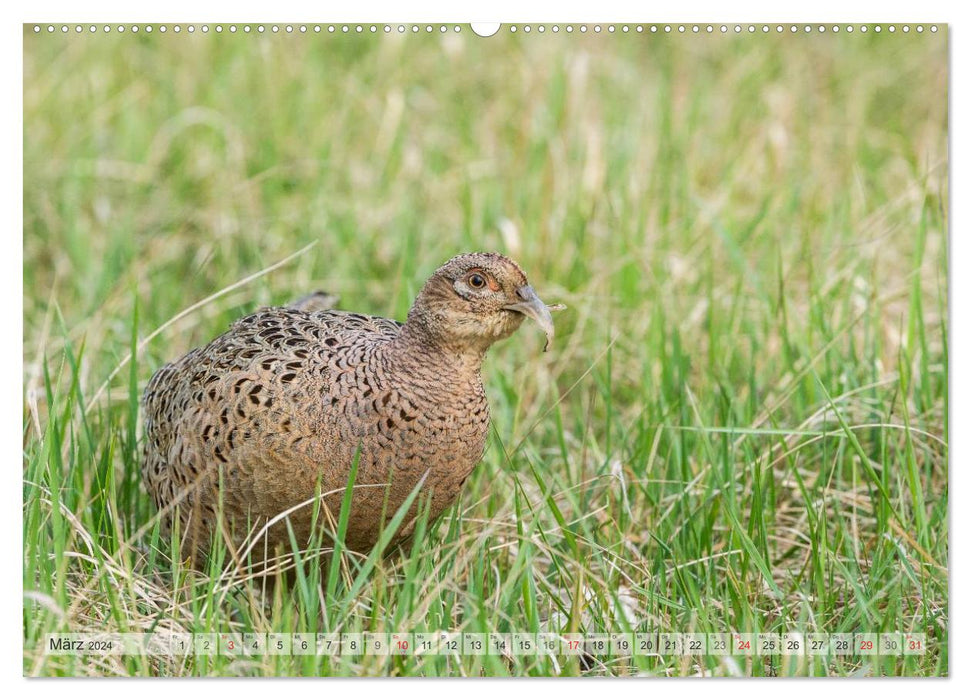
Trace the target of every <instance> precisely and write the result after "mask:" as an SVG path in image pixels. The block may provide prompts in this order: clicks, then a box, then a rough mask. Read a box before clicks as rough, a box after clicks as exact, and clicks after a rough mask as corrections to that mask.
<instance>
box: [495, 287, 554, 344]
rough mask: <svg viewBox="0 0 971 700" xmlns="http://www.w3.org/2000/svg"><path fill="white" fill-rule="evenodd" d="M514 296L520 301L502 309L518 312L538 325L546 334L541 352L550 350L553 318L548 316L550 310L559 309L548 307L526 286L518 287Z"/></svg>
mask: <svg viewBox="0 0 971 700" xmlns="http://www.w3.org/2000/svg"><path fill="white" fill-rule="evenodd" d="M516 296H517V297H519V298H520V299H521V300H522V301H517V302H516V303H515V304H507V305H506V306H504V307H503V308H504V309H506V310H508V311H518V312H519V313H521V314H522V315H523V316H527V317H529V318H531V319H533V320H534V321H536V323H537V324H538V325H539V327H540V328H541V329H542V330H543V332H544V333H546V345H544V346H543V352H546V351H547V350H549V349H550V341H552V340H553V334H554V329H553V316H552V315H551V314H550V311H551V310H557V309H559V308H561V307H559V306H556V307H549V306H547V305H546V304H544V303H543V300H542V299H540V298H539V297H538V296H536V292H535V291H533V288H532V287H530V286H529V285H528V284H527V285H524V286H522V287H520V288H519V289H517V290H516Z"/></svg>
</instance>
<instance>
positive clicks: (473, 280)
mask: <svg viewBox="0 0 971 700" xmlns="http://www.w3.org/2000/svg"><path fill="white" fill-rule="evenodd" d="M485 285H486V281H485V277H483V276H482V275H480V274H479V273H478V272H473V273H472V274H471V275H469V286H470V287H472V289H482V288H483V287H484V286H485Z"/></svg>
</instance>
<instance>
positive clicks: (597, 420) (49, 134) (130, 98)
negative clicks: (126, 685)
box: [23, 28, 949, 676]
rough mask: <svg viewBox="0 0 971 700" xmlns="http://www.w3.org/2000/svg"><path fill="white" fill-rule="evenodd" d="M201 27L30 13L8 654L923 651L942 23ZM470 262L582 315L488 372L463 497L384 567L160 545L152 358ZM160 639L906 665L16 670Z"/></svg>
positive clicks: (511, 351) (355, 303)
mask: <svg viewBox="0 0 971 700" xmlns="http://www.w3.org/2000/svg"><path fill="white" fill-rule="evenodd" d="M210 34H211V35H205V36H204V35H201V34H199V33H198V32H197V35H196V36H188V35H182V36H174V35H172V34H171V33H169V34H167V35H165V36H161V35H159V34H158V32H157V31H156V32H155V33H153V34H151V35H147V34H145V33H144V32H141V33H139V34H138V35H137V36H132V35H131V34H130V33H126V34H125V35H124V36H119V35H118V34H117V32H113V33H112V34H111V35H108V36H104V35H102V34H100V33H99V34H98V35H97V36H91V35H88V34H87V33H85V34H83V35H81V36H75V35H74V34H73V32H72V33H71V34H68V35H65V36H61V35H60V34H59V33H58V34H55V35H47V34H46V33H43V34H41V35H39V36H35V35H34V34H33V33H32V32H31V31H29V30H27V31H25V37H24V47H25V55H24V339H23V342H24V419H23V446H24V482H23V496H24V511H23V514H24V567H23V571H24V592H25V598H24V615H23V634H24V662H23V663H24V665H23V668H24V673H25V674H27V675H45V676H46V675H102V674H106V675H156V674H158V675H212V674H225V675H247V676H248V675H252V676H259V675H279V674H286V675H320V674H326V675H358V674H369V675H418V674H420V675H429V676H438V675H452V676H455V675H465V676H479V675H490V676H491V675H548V674H566V675H578V674H583V675H730V674H739V675H776V674H778V675H787V674H795V675H802V674H810V675H824V674H832V675H846V674H861V675H920V676H923V675H946V674H947V673H948V655H947V639H948V637H947V631H948V622H949V620H948V615H949V605H948V597H947V596H948V577H947V565H948V534H949V531H948V517H947V516H948V448H947V445H948V434H947V420H946V418H947V406H948V396H947V391H948V344H947V233H946V232H947V224H948V222H947V215H946V212H947V210H948V199H947V191H948V190H947V186H948V183H947V171H948V163H947V128H948V125H947V101H946V92H947V58H946V55H947V49H946V41H947V38H946V32H944V31H942V32H939V33H938V34H936V35H931V34H930V33H928V32H925V33H924V34H922V35H918V34H916V33H913V32H912V33H911V34H909V35H904V34H901V33H898V34H896V35H889V34H887V33H884V34H881V35H875V34H873V33H870V34H868V35H860V34H859V33H856V34H854V35H846V34H845V33H841V34H840V35H838V36H834V35H833V33H832V32H829V33H827V34H825V35H822V36H820V35H818V34H815V33H814V34H813V35H811V36H803V35H801V34H799V35H796V36H790V35H785V36H782V37H779V36H775V35H773V34H770V35H768V36H762V35H755V36H748V35H746V34H744V33H743V34H742V35H741V36H732V35H731V34H729V35H728V36H719V35H717V33H716V35H714V36H705V35H703V34H702V35H700V36H694V35H668V36H665V35H647V34H636V33H634V32H631V33H630V34H620V33H617V34H616V35H610V36H606V35H593V34H592V33H590V34H588V35H582V36H581V35H579V34H576V33H574V35H571V36H569V37H567V36H566V35H564V34H563V33H561V34H560V35H552V34H550V33H547V34H545V35H542V36H541V35H538V34H535V33H534V34H532V35H529V36H524V35H523V34H522V32H520V33H519V34H518V35H510V34H508V33H507V32H503V33H501V34H500V35H499V36H496V37H494V38H491V39H488V40H482V39H477V38H475V37H473V36H472V35H471V34H470V32H469V31H468V29H467V28H465V30H464V31H463V32H462V33H461V34H459V35H455V34H453V33H449V35H447V36H440V35H438V34H437V33H436V34H433V35H426V34H425V33H420V34H418V35H415V36H412V35H410V34H409V35H406V36H404V37H399V36H395V35H392V36H382V35H381V33H380V31H379V32H378V35H375V36H370V35H368V33H367V32H365V33H364V34H363V35H355V34H353V33H352V34H351V35H349V36H342V35H340V34H339V33H338V34H336V35H328V34H326V33H324V34H321V35H310V34H308V35H302V36H301V35H289V36H288V35H283V34H282V33H281V34H280V35H275V36H263V37H255V36H252V35H243V34H242V33H239V34H237V35H230V34H228V33H226V32H224V33H223V34H222V35H218V36H217V35H215V34H212V33H210ZM309 244H314V245H313V246H312V247H311V248H309V249H307V250H304V251H303V252H300V253H299V254H297V255H294V254H295V253H297V252H298V251H300V250H301V249H303V248H304V247H305V246H307V245H309ZM479 249H487V250H500V251H503V252H505V253H507V254H509V255H510V256H512V257H514V258H515V259H517V260H518V261H519V262H520V263H521V264H522V265H523V267H524V269H525V270H526V271H527V273H528V274H529V276H530V280H531V282H532V283H533V285H534V286H535V287H536V288H537V290H539V292H540V294H541V295H542V297H543V298H544V300H546V301H548V302H550V303H553V302H564V303H566V304H568V306H569V310H568V311H564V312H562V313H561V314H560V315H559V316H558V317H557V340H556V342H555V343H554V345H553V347H552V351H551V352H550V353H548V354H545V355H544V354H543V353H542V352H541V348H542V337H541V334H540V333H539V332H538V331H536V330H535V328H532V327H529V326H525V327H524V328H523V329H522V330H521V331H520V332H519V333H518V334H517V335H516V336H515V337H514V338H513V339H511V340H509V341H507V342H504V343H502V344H501V345H499V346H497V347H495V348H494V349H493V350H492V352H491V353H490V356H489V358H488V359H487V361H486V366H485V370H484V375H485V381H486V390H487V393H488V395H489V398H490V403H491V407H492V414H493V429H492V433H491V437H490V441H489V446H488V450H487V452H486V456H485V458H484V460H483V462H482V463H481V465H480V466H479V467H478V468H477V470H476V471H475V472H474V474H473V476H472V477H471V478H470V479H469V481H468V482H467V483H466V486H465V489H464V491H463V494H462V496H461V499H460V500H459V501H458V502H457V503H456V505H455V506H454V507H453V508H451V509H450V510H449V511H447V513H446V515H445V516H444V517H442V518H441V519H440V520H438V521H437V522H424V521H423V522H422V523H421V525H420V527H419V528H418V530H417V532H416V536H415V544H414V547H413V549H412V550H411V551H410V552H407V553H405V554H403V555H400V556H391V557H382V556H378V555H377V553H373V554H372V555H370V556H368V557H361V556H356V555H353V554H351V553H348V552H346V551H343V552H340V553H339V554H338V555H337V556H335V557H334V559H333V565H332V566H330V567H327V566H325V567H323V569H321V567H320V566H318V565H316V564H315V559H316V557H317V556H318V554H319V553H317V552H306V553H304V554H303V555H302V557H301V559H300V566H299V567H298V568H299V573H298V574H297V575H296V577H295V581H294V583H293V585H291V586H276V587H274V588H272V589H269V588H267V589H264V587H263V586H261V585H260V584H259V583H255V582H252V581H249V582H247V581H240V579H239V577H238V576H236V575H235V573H234V570H233V567H231V566H227V567H226V568H225V569H221V568H220V567H219V562H218V561H216V562H213V564H212V565H211V567H210V570H209V571H208V572H207V573H203V574H199V573H193V572H191V571H189V570H187V569H186V568H185V567H184V566H183V565H182V564H180V563H179V557H178V555H177V553H174V552H173V546H172V543H171V542H170V541H168V540H167V539H165V538H163V537H161V536H160V535H159V532H158V528H157V519H156V518H155V513H154V510H153V508H152V505H151V503H150V499H149V498H148V497H147V495H146V494H145V492H144V490H143V489H142V487H141V485H140V477H139V457H140V444H139V440H140V430H141V428H140V423H141V418H140V413H139V403H138V402H139V397H140V394H141V391H142V389H143V388H144V385H145V383H146V382H147V380H148V378H149V377H150V376H151V374H152V373H153V372H154V370H155V369H157V368H158V367H159V366H160V365H161V364H162V363H163V362H165V361H166V360H169V359H172V358H174V357H176V356H178V355H180V354H181V353H183V352H185V351H187V350H188V349H189V348H191V347H194V346H197V345H200V344H203V343H205V342H207V341H208V340H209V339H211V338H212V337H214V336H215V335H217V334H218V333H220V332H222V330H224V329H225V328H226V327H227V326H228V324H229V323H230V322H231V321H232V320H234V319H235V318H237V317H239V316H240V315H242V314H244V313H246V312H248V311H250V310H252V309H254V308H255V307H257V306H259V305H265V304H273V303H283V302H285V301H288V300H290V299H292V298H295V297H297V296H299V295H301V294H303V293H305V292H307V291H308V290H311V289H314V288H324V289H327V290H330V291H334V292H338V293H340V294H341V296H342V304H341V305H342V307H343V308H347V309H353V310H357V311H363V312H369V313H375V314H381V315H390V316H394V317H396V318H403V317H404V314H405V313H406V311H407V309H408V306H409V304H410V302H411V300H412V298H413V296H414V294H415V293H416V291H417V289H418V288H419V286H420V285H421V283H422V282H423V281H424V279H425V278H426V277H427V275H428V274H429V273H430V272H431V271H432V270H433V269H434V268H435V267H436V266H437V265H438V264H439V263H440V262H442V261H443V260H445V259H446V258H448V257H450V256H451V255H453V254H455V253H458V252H462V251H467V250H479ZM284 260H286V262H285V263H284V264H282V265H279V266H276V267H273V269H271V270H269V271H268V272H265V274H258V273H260V272H261V271H263V270H265V269H266V268H269V267H271V266H273V265H275V264H276V263H278V262H280V261H284ZM244 280H245V281H244ZM241 282H242V283H241ZM221 291H224V292H225V293H221V294H220V293H219V292H221ZM214 295H215V296H214ZM202 300H207V301H206V302H205V303H202V304H200V303H199V302H201V301H202ZM190 307H191V308H192V310H191V311H190V312H189V313H185V314H181V313H180V312H182V311H183V310H186V309H189V308H190ZM152 629H160V630H172V631H179V632H251V631H255V632H274V631H299V632H313V631H331V632H332V631H341V632H357V631H397V630H402V631H422V630H436V629H445V630H461V631H489V630H497V631H554V632H568V631H579V632H600V631H637V630H655V631H698V632H722V631H732V630H735V631H746V632H748V631H762V632H782V631H787V630H798V631H804V632H809V631H821V632H870V631H872V632H878V631H895V630H901V631H916V632H923V633H926V634H927V635H928V640H929V650H928V653H927V654H925V655H924V656H907V657H900V658H893V657H872V658H861V657H835V656H833V657H813V658H812V659H811V660H809V661H807V660H805V659H803V660H801V661H798V662H796V661H794V662H789V661H783V660H782V659H781V657H773V658H751V659H736V661H735V663H734V664H732V663H726V662H724V661H723V660H721V659H719V658H718V657H702V658H690V657H687V658H675V657H636V658H635V659H633V660H631V659H620V658H616V657H607V658H603V659H596V660H593V661H590V662H588V663H584V664H581V663H580V662H579V661H578V660H577V659H576V658H561V659H558V660H556V661H553V660H551V659H549V658H545V657H516V658H515V659H501V658H497V657H472V656H469V657H462V658H448V657H424V658H400V657H395V658H384V657H363V658H354V657H346V658H330V657H313V656H309V657H274V656H265V657H257V658H253V659H249V660H235V661H234V660H230V659H227V658H225V657H189V658H187V659H180V660H178V661H177V662H172V661H171V660H165V659H160V658H148V657H142V656H129V657H109V658H105V659H99V658H94V657H85V658H84V659H83V660H81V661H78V660H73V659H69V658H65V657H56V656H48V655H45V653H44V650H43V643H44V635H45V633H47V632H55V631H82V630H99V631H119V632H132V631H149V630H152Z"/></svg>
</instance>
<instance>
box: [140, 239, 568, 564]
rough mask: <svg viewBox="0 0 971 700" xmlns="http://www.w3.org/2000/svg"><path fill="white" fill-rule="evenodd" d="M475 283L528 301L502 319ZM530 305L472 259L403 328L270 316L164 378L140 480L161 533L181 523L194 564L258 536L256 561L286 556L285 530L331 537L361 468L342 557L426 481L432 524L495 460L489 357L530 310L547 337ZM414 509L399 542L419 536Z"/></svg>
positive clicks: (521, 278)
mask: <svg viewBox="0 0 971 700" xmlns="http://www.w3.org/2000/svg"><path fill="white" fill-rule="evenodd" d="M469 270H472V271H473V272H471V273H470V272H469ZM480 279H484V280H485V281H487V282H488V286H489V289H490V291H491V292H492V296H495V295H496V290H494V289H491V288H492V287H493V286H496V287H499V288H500V290H502V292H503V293H502V294H501V295H500V296H502V297H503V298H505V297H507V296H509V293H510V290H511V293H512V294H513V295H516V294H518V295H519V296H514V297H513V301H512V302H511V303H504V304H502V305H498V306H497V303H495V301H494V300H492V301H491V303H488V304H483V303H482V301H483V299H484V298H485V297H484V296H483V297H482V298H479V296H480V295H475V294H463V292H465V291H466V290H465V286H468V285H465V282H464V281H471V282H472V286H473V287H474V286H475V284H477V283H478V282H479V281H480ZM506 287H510V289H505V288H506ZM524 288H525V289H527V290H528V292H522V291H520V290H522V289H524ZM452 290H456V291H452ZM529 294H532V290H531V288H529V287H528V285H526V278H525V275H523V273H522V271H521V270H520V269H519V268H518V266H516V265H515V263H512V262H511V261H509V260H508V259H506V258H503V257H502V256H499V255H496V254H482V253H479V254H468V255H465V256H459V257H458V258H455V259H453V260H452V261H449V263H446V265H444V266H443V267H442V268H440V269H439V270H438V271H437V272H436V274H435V275H434V276H433V277H432V278H431V280H429V282H428V283H427V284H426V285H425V287H424V288H423V289H422V292H421V293H420V294H419V297H418V299H417V300H416V302H415V305H414V306H413V308H412V310H411V312H410V313H409V317H408V321H407V323H405V324H401V323H399V322H397V321H393V320H389V319H384V318H378V317H374V316H366V315H362V314H356V313H348V312H342V311H307V310H303V309H301V308H294V307H278V308H266V309H261V310H260V311H257V312H256V313H254V314H251V315H249V316H246V317H245V318H242V319H240V320H239V321H237V322H236V323H234V324H233V326H232V327H231V328H230V329H229V330H228V331H227V332H226V333H224V334H223V335H221V336H219V337H218V338H216V339H215V340H214V341H212V342H211V343H210V344H209V345H207V346H205V347H203V348H199V349H196V350H192V351H191V352H189V353H188V354H186V355H185V356H183V357H182V358H180V359H179V360H176V361H175V362H173V363H171V364H168V365H165V366H164V367H163V368H162V369H160V370H159V371H158V372H157V373H156V374H155V376H153V377H152V379H151V381H150V382H149V384H148V387H147V388H146V391H145V396H144V408H145V416H146V421H145V458H144V464H143V476H144V481H145V483H146V486H147V488H148V491H149V492H150V493H151V495H152V496H153V498H154V500H155V504H156V506H157V507H158V508H159V509H160V511H161V512H162V514H163V524H164V525H165V526H166V527H167V528H171V527H172V526H173V525H174V523H175V521H176V520H178V521H179V525H180V531H181V532H182V533H183V536H184V537H185V538H188V540H189V547H190V552H193V553H198V552H204V551H206V549H207V546H208V543H209V538H210V537H211V535H212V533H213V532H214V531H215V532H221V531H226V532H228V533H229V536H230V538H231V543H232V545H233V546H234V547H241V546H242V545H243V544H244V542H246V541H247V538H252V537H253V534H254V533H255V532H260V531H261V529H262V534H261V535H260V538H259V540H258V541H257V543H256V545H255V549H254V551H255V552H265V553H269V552H271V551H273V550H274V549H275V548H276V547H277V546H278V545H283V546H284V547H286V546H288V543H289V537H290V535H289V533H288V530H287V525H286V522H287V521H288V522H289V524H290V527H291V528H292V531H293V534H294V536H295V538H296V542H297V543H298V544H299V545H300V546H301V547H303V546H305V545H306V544H307V542H308V541H309V540H310V537H311V534H312V530H313V528H314V527H317V528H321V527H323V528H324V530H325V531H330V532H332V531H333V529H334V524H335V523H336V521H337V518H338V514H339V511H340V507H341V502H342V499H343V497H344V493H343V492H344V489H345V487H346V485H347V482H348V477H349V474H350V471H351V469H352V465H353V464H354V460H355V459H357V464H358V468H357V475H356V479H355V482H354V484H355V485H354V490H353V497H352V501H351V511H350V516H349V521H348V527H347V534H346V544H347V546H348V547H350V548H351V549H353V550H357V551H366V550H367V549H369V548H370V547H372V546H373V545H374V543H375V542H376V541H377V539H378V537H379V534H380V532H381V530H382V528H383V527H384V526H386V525H387V521H389V520H390V519H391V518H392V517H393V516H394V514H395V512H396V511H397V510H398V507H399V506H400V505H401V504H402V503H403V502H404V501H405V500H406V498H407V497H408V495H409V494H410V493H411V492H412V490H413V489H414V488H415V487H416V486H417V485H418V484H419V482H420V481H422V479H424V482H423V484H422V493H423V494H424V495H425V496H426V497H427V498H428V499H429V500H430V504H429V507H430V515H431V517H436V516H437V515H439V514H440V513H441V512H442V511H443V510H444V509H445V508H447V507H448V505H449V504H450V503H451V502H452V501H453V500H454V499H455V497H456V496H457V495H458V493H459V491H460V489H461V485H462V483H463V482H464V481H465V479H466V478H467V477H468V476H469V474H470V473H471V471H472V470H473V468H474V467H475V465H476V463H477V462H478V461H479V460H480V459H481V457H482V454H483V451H484V449H485V441H486V436H487V433H488V427H489V408H488V402H487V400H486V395H485V391H484V389H483V386H482V380H481V375H480V369H481V364H482V359H483V356H484V354H485V351H486V349H487V348H488V346H489V345H490V344H491V343H492V342H494V341H495V340H497V339H499V338H501V337H505V336H507V335H509V334H511V333H512V332H513V331H515V329H516V328H518V326H519V325H520V323H521V322H522V320H523V318H524V316H525V315H531V316H532V315H534V313H533V312H530V311H528V310H527V311H522V309H524V308H526V305H527V304H532V306H533V307H535V308H536V313H535V315H536V316H539V317H541V318H539V320H540V322H541V325H543V326H544V327H547V326H548V333H551V332H552V325H551V323H549V324H546V323H545V320H546V319H548V317H549V314H548V312H546V313H545V317H543V314H542V313H540V311H541V310H542V311H545V309H546V307H545V306H542V309H541V310H540V302H539V300H538V298H536V297H535V295H534V294H533V295H532V299H534V300H535V301H533V300H527V301H523V300H522V297H524V296H528V295H529ZM505 301H509V300H508V299H505ZM470 302H471V303H470ZM493 307H496V308H493ZM473 320H476V321H479V322H480V323H478V328H477V329H471V328H470V325H471V322H472V321H473ZM317 494H320V506H319V507H318V506H317V505H316V504H315V501H316V500H317V498H316V497H317ZM416 508H417V503H416V504H414V505H413V506H412V509H411V511H410V512H409V513H408V514H407V516H406V518H405V521H404V525H403V527H402V529H401V530H399V532H398V537H404V536H407V535H408V534H409V532H410V529H411V527H412V525H411V522H412V518H413V517H414V514H415V513H416V512H417V511H416ZM220 509H221V510H220ZM315 510H319V513H318V514H317V516H316V520H315V516H314V513H315ZM219 512H221V513H222V517H223V520H224V522H225V524H227V525H228V527H227V528H225V529H220V527H219V526H218V517H217V513H219ZM315 522H316V525H315V524H314V523H315ZM268 523H272V524H271V525H270V526H269V527H268V528H264V526H266V525H267V524H268Z"/></svg>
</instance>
